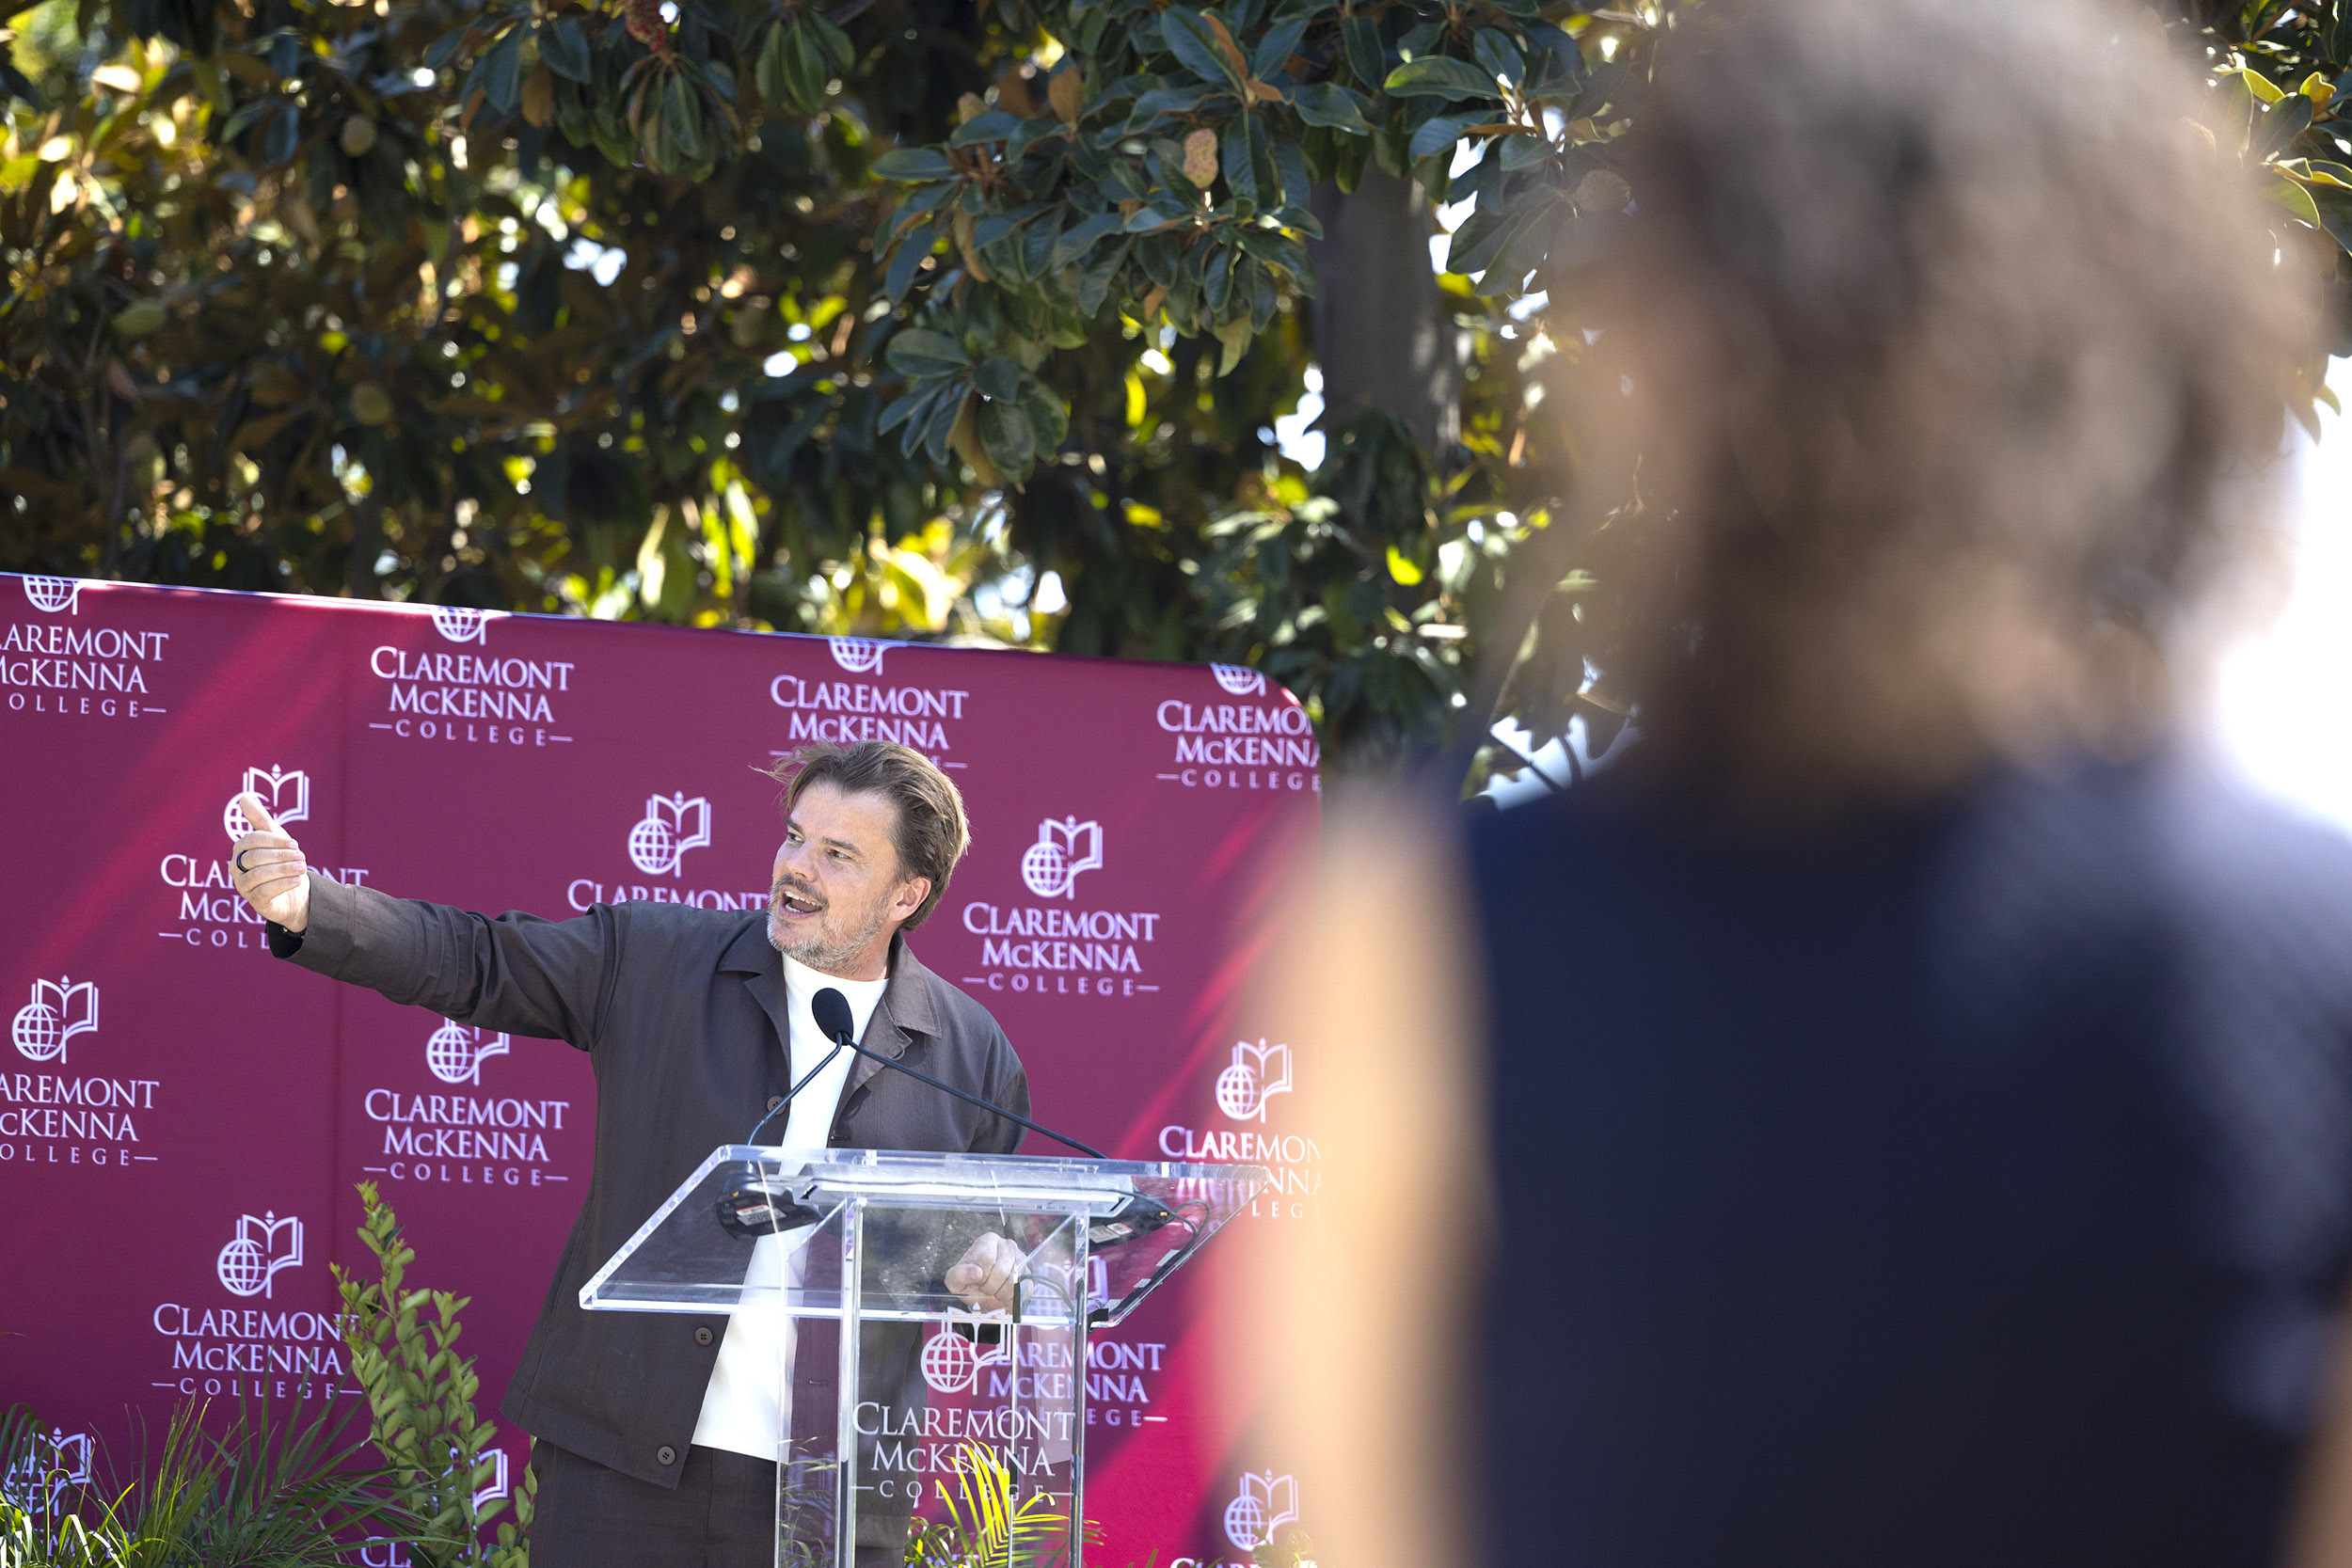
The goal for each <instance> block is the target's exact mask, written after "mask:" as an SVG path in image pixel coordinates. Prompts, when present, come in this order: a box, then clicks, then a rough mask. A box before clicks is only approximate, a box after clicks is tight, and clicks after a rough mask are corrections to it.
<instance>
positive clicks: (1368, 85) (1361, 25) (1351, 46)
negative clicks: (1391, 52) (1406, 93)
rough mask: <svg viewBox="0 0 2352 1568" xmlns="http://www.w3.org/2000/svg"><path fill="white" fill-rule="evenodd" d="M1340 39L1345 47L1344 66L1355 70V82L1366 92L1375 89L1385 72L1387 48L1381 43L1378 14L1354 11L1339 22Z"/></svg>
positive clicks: (1378, 87) (1376, 90)
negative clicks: (1374, 15)
mask: <svg viewBox="0 0 2352 1568" xmlns="http://www.w3.org/2000/svg"><path fill="white" fill-rule="evenodd" d="M1340 40H1341V42H1342V44H1343V46H1344V47H1345V49H1346V51H1347V69H1348V70H1349V71H1353V72H1355V74H1356V85H1357V86H1358V87H1362V88H1363V89H1364V90H1365V91H1366V92H1378V91H1379V90H1380V84H1381V82H1382V81H1384V80H1385V79H1386V78H1387V76H1388V74H1389V73H1388V69H1387V60H1388V51H1387V50H1386V49H1384V48H1383V47H1382V46H1381V43H1380V23H1379V21H1378V19H1377V18H1375V17H1370V16H1363V15H1357V16H1350V17H1345V18H1343V19H1342V20H1341V22H1340Z"/></svg>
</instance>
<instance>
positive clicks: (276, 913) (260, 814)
mask: <svg viewBox="0 0 2352 1568" xmlns="http://www.w3.org/2000/svg"><path fill="white" fill-rule="evenodd" d="M237 810H238V811H239V812H240V813H242V814H243V816H244V817H245V819H246V822H248V823H250V824H251V825H252V826H253V830H254V831H253V832H249V833H247V834H246V835H245V836H244V837H243V838H241V839H239V840H237V846H236V847H235V848H234V849H232V850H230V853H229V869H230V875H231V876H233V877H234V878H235V879H236V883H237V891H238V892H239V893H241V894H243V895H245V901H246V903H248V904H250V905H252V906H253V912H254V913H256V914H258V915H260V916H261V917H262V919H263V920H267V921H272V922H275V923H276V924H278V925H279V926H283V927H286V929H287V930H289V931H300V930H303V929H305V928H307V927H309V926H310V862H309V861H307V860H304V859H303V858H302V846H301V845H299V844H296V843H295V842H294V835H293V834H291V833H289V832H286V830H285V829H283V828H281V827H279V826H278V819H277V818H276V817H274V816H271V815H270V814H269V808H268V807H266V806H264V805H262V798H261V797H260V796H258V795H256V794H254V793H253V792H252V791H251V790H247V791H246V793H244V794H243V795H240V796H238V797H237Z"/></svg>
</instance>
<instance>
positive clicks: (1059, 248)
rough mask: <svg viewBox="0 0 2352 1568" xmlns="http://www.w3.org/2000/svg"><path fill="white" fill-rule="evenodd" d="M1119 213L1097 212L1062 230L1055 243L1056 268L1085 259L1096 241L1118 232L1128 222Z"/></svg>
mask: <svg viewBox="0 0 2352 1568" xmlns="http://www.w3.org/2000/svg"><path fill="white" fill-rule="evenodd" d="M1126 221H1127V220H1126V219H1125V217H1123V216H1122V215H1120V214H1118V213H1097V214H1094V215H1093V216H1092V217H1089V218H1086V219H1084V220H1082V221H1080V222H1078V223H1074V224H1072V225H1071V226H1070V227H1069V228H1068V229H1066V230H1062V234H1061V238H1060V239H1058V240H1057V241H1056V242H1055V245H1054V266H1055V269H1056V270H1057V271H1058V270H1059V269H1060V268H1063V267H1066V266H1070V265H1072V264H1073V263H1075V262H1077V261H1081V260H1083V259H1084V258H1085V257H1086V255H1087V254H1088V252H1089V251H1091V250H1092V249H1093V248H1094V245H1095V242H1096V241H1098V240H1100V239H1102V238H1103V237H1104V235H1106V234H1116V233H1118V232H1119V231H1120V229H1121V228H1122V227H1123V226H1124V225H1125V223H1126Z"/></svg>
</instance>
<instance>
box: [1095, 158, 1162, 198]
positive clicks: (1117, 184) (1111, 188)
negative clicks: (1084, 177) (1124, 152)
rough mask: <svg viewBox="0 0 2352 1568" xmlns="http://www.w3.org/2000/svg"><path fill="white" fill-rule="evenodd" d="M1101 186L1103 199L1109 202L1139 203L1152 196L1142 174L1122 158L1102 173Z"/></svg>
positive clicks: (1150, 188)
mask: <svg viewBox="0 0 2352 1568" xmlns="http://www.w3.org/2000/svg"><path fill="white" fill-rule="evenodd" d="M1102 185H1103V196H1104V199H1106V200H1110V201H1141V200H1142V199H1143V198H1145V197H1147V196H1150V195H1151V194H1152V187H1151V186H1150V185H1149V184H1147V183H1146V182H1145V181H1144V178H1143V172H1142V171H1141V170H1140V169H1138V168H1136V166H1135V165H1134V164H1132V163H1129V162H1128V161H1127V160H1126V159H1124V158H1121V159H1120V160H1119V161H1118V162H1117V163H1114V164H1112V165H1111V166H1110V167H1109V168H1108V169H1107V170H1105V171H1104V175H1103V179H1102Z"/></svg>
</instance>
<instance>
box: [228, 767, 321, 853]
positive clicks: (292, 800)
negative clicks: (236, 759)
mask: <svg viewBox="0 0 2352 1568" xmlns="http://www.w3.org/2000/svg"><path fill="white" fill-rule="evenodd" d="M247 793H250V794H253V795H258V796H260V797H261V800H262V806H263V807H265V808H266V809H267V810H268V812H269V814H270V815H271V816H274V817H276V818H277V819H278V825H279V826H280V827H283V826H284V825H285V824H286V823H289V822H308V821H309V820H310V774H308V773H306V772H304V771H303V770H302V769H301V768H276V767H271V768H246V770H245V782H244V783H243V784H239V785H238V786H237V794H236V795H231V796H230V797H229V803H228V804H227V805H226V806H224V807H222V808H221V813H220V825H221V826H222V827H223V828H226V829H227V830H228V831H229V836H230V838H243V837H244V836H245V835H246V834H247V833H250V832H260V829H259V828H257V827H256V826H255V825H254V824H253V823H250V822H247V821H246V819H245V813H244V811H243V810H242V809H240V808H239V807H238V805H237V795H244V794H247Z"/></svg>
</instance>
